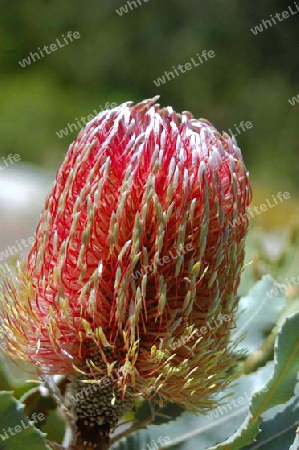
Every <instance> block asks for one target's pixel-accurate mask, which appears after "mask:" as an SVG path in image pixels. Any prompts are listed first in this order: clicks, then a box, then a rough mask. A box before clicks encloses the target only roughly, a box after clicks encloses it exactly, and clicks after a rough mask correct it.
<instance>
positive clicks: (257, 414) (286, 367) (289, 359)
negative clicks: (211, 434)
mask: <svg viewBox="0 0 299 450" xmlns="http://www.w3.org/2000/svg"><path fill="white" fill-rule="evenodd" d="M298 329H299V313H295V314H294V315H292V316H290V317H288V318H287V319H286V322H285V323H284V325H283V326H282V328H281V329H280V331H279V333H278V336H277V339H276V343H275V357H274V361H275V364H274V374H273V376H272V377H271V379H270V380H269V381H268V383H267V384H266V386H265V388H264V389H263V390H261V391H259V392H257V393H256V394H254V396H253V397H252V401H251V404H250V407H249V413H248V415H247V417H246V419H245V421H244V422H243V424H242V426H241V428H240V429H239V430H238V431H237V432H236V433H235V434H234V435H233V436H231V438H229V439H228V440H227V441H225V442H222V443H220V444H219V445H217V446H215V447H211V448H210V449H209V450H239V449H242V448H244V446H246V445H249V444H251V443H252V442H253V441H254V439H255V437H256V435H257V434H258V433H259V431H260V429H259V425H260V423H261V421H262V419H261V415H262V414H263V413H265V412H266V411H268V410H269V409H271V408H273V407H274V406H276V405H279V404H283V403H286V402H287V401H289V400H290V399H291V398H292V397H293V396H294V389H295V386H296V382H297V373H298V370H299V340H298Z"/></svg>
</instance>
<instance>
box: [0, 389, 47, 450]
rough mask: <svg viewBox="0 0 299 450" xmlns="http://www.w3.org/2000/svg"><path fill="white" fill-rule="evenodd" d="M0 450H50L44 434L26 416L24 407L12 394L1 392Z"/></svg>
mask: <svg viewBox="0 0 299 450" xmlns="http://www.w3.org/2000/svg"><path fill="white" fill-rule="evenodd" d="M0 424H1V429H0V450H16V449H22V450H50V449H49V447H48V446H47V445H46V442H45V439H44V436H43V434H42V433H41V432H40V431H39V430H37V429H36V428H35V427H34V426H32V425H31V424H30V422H29V420H28V418H27V417H26V416H25V414H24V405H23V404H22V403H20V402H19V401H18V400H16V399H15V398H14V397H13V395H12V393H11V392H7V391H2V392H0Z"/></svg>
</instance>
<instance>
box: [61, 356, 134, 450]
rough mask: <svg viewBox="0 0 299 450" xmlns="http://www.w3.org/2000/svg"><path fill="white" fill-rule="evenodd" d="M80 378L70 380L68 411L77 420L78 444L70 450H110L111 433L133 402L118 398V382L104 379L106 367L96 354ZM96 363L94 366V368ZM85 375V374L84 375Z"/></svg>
mask: <svg viewBox="0 0 299 450" xmlns="http://www.w3.org/2000/svg"><path fill="white" fill-rule="evenodd" d="M90 356H91V357H92V360H93V365H92V367H91V364H90V360H89V359H87V360H86V365H85V366H84V367H83V368H80V371H81V370H82V369H83V370H82V374H78V376H75V377H72V379H71V383H70V386H69V391H70V392H71V401H72V402H71V409H72V411H73V413H74V416H75V417H76V426H77V436H76V438H77V440H76V445H75V446H73V447H72V449H71V450H79V449H80V450H82V449H84V450H90V449H100V450H106V449H108V448H109V442H110V438H109V436H110V433H111V432H112V431H113V430H114V429H115V427H116V426H117V424H118V422H119V420H120V419H121V417H122V416H123V414H124V413H125V412H126V410H128V409H129V408H130V407H133V404H134V401H133V400H127V399H126V400H124V399H122V398H121V396H120V394H119V390H120V389H119V386H118V383H117V380H118V378H117V377H115V376H114V377H113V376H111V377H110V378H108V377H107V375H106V376H103V372H104V369H106V363H105V362H104V361H103V359H102V357H101V355H100V354H99V352H97V351H95V352H93V353H92V354H91V355H90ZM94 361H95V362H96V365H95V364H94ZM85 371H86V373H84V372H85Z"/></svg>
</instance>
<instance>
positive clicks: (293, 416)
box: [244, 396, 299, 450]
mask: <svg viewBox="0 0 299 450" xmlns="http://www.w3.org/2000/svg"><path fill="white" fill-rule="evenodd" d="M269 413H271V414H269ZM298 425H299V401H298V397H297V396H296V397H295V399H294V398H293V399H292V400H291V401H290V402H288V406H285V405H283V406H282V405H279V406H276V407H275V408H273V409H272V410H270V411H268V412H267V413H266V414H263V422H262V424H261V433H259V434H258V436H257V439H256V442H254V443H253V444H251V445H249V446H246V447H244V450H255V449H259V450H269V447H271V450H281V449H287V448H289V446H290V445H291V443H292V442H293V440H294V432H295V430H296V426H298ZM296 450H298V449H297V448H296Z"/></svg>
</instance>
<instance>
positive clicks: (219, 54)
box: [0, 0, 299, 225]
mask: <svg viewBox="0 0 299 450" xmlns="http://www.w3.org/2000/svg"><path fill="white" fill-rule="evenodd" d="M136 3H137V8H134V7H132V10H130V9H129V10H128V11H129V12H128V13H126V14H123V15H122V16H120V15H119V14H118V13H117V12H116V9H119V8H120V7H122V6H125V5H126V4H127V3H126V2H125V0H109V1H103V0H74V1H72V2H70V1H68V2H61V1H58V0H44V1H41V0H22V1H20V0H13V1H11V0H1V1H0V4H1V18H0V34H1V44H0V45H1V52H0V58H1V66H2V72H1V77H0V85H1V88H0V89H1V102H0V134H1V147H0V152H1V154H0V157H1V156H3V157H6V156H7V155H8V154H9V153H13V154H15V153H18V154H20V156H21V159H22V161H23V162H30V163H34V164H37V165H40V166H43V167H45V168H47V169H51V170H56V169H57V168H58V166H59V164H60V163H61V161H62V159H63V155H64V154H65V152H66V150H67V148H68V146H69V144H70V143H71V142H72V140H73V139H75V137H76V135H77V133H78V131H79V130H78V131H76V130H74V131H73V132H68V135H67V136H64V137H62V138H59V137H58V134H57V133H58V132H59V131H60V130H61V129H65V128H66V127H67V124H68V123H70V124H71V123H76V118H78V119H79V118H80V117H81V116H82V115H83V116H87V115H89V114H94V113H93V111H94V110H96V111H99V110H100V109H103V108H104V107H105V103H110V104H111V103H113V102H115V103H117V104H119V103H121V102H123V101H126V100H132V101H134V102H138V101H140V100H142V99H144V98H149V97H152V96H154V95H156V94H159V95H160V103H161V105H163V106H166V105H171V106H173V107H174V108H175V109H176V110H177V111H183V110H189V111H191V112H192V113H193V114H194V116H196V117H204V118H206V119H208V120H210V121H211V122H212V123H213V124H214V125H215V126H216V128H218V129H219V130H220V131H222V130H225V131H228V129H231V130H232V131H234V130H235V128H234V124H236V125H237V126H238V125H239V123H240V121H242V120H243V121H244V122H246V121H250V122H251V123H252V125H253V126H252V128H251V129H248V130H246V131H244V132H241V133H240V134H239V135H237V136H236V138H237V140H238V144H239V146H240V147H241V149H242V151H243V155H244V159H245V162H246V165H247V167H248V169H249V170H250V172H251V180H252V184H253V188H254V189H253V191H254V202H255V204H259V203H262V202H263V201H264V200H265V198H267V197H269V198H270V196H271V195H272V194H273V195H276V193H277V192H278V191H286V190H289V191H290V193H291V197H292V199H291V201H288V202H285V204H284V205H282V206H281V208H280V210H279V211H278V209H276V211H275V212H274V211H273V214H272V211H271V210H269V211H268V212H266V213H265V215H264V216H263V221H265V220H266V224H267V219H265V218H267V217H268V222H270V225H272V224H273V221H274V222H277V223H278V224H279V223H280V222H283V221H284V220H285V217H286V215H285V214H282V211H286V212H287V213H289V212H290V211H291V210H292V211H293V209H294V204H293V203H294V202H295V197H296V193H297V192H298V189H299V178H298V169H299V164H298V154H299V136H298V125H299V103H295V105H294V106H291V104H290V103H289V102H288V99H290V98H292V97H294V96H297V95H298V94H299V79H298V75H299V59H298V48H299V27H298V21H299V12H298V14H296V15H290V17H289V18H287V19H285V20H283V21H281V22H278V21H277V24H276V25H273V26H272V27H268V29H264V31H263V32H261V33H257V34H256V35H254V34H253V33H252V32H251V31H250V29H251V28H254V27H255V26H256V25H259V24H260V23H261V21H262V19H269V18H270V14H272V15H273V16H274V15H275V13H277V12H278V13H281V12H282V11H284V10H287V8H288V6H289V5H293V2H287V1H282V0H268V1H267V2H264V3H262V2H258V1H256V0H255V1H248V0H228V1H220V0H214V1H213V2H212V1H207V0H205V1H202V0H185V1H182V0H148V1H147V2H143V0H139V3H140V4H141V5H140V6H139V5H138V2H137V0H136ZM293 8H294V9H295V6H294V5H293ZM295 11H296V9H295ZM68 31H73V32H74V31H78V32H79V33H80V36H81V37H80V39H78V40H74V41H73V42H72V43H69V44H68V45H65V46H64V48H59V49H58V51H55V52H51V53H50V54H48V55H47V54H45V56H44V57H43V58H41V59H40V60H37V61H36V62H32V63H31V64H30V65H28V66H25V67H24V68H22V67H21V65H20V64H19V61H22V60H23V59H25V58H27V57H28V56H29V54H30V52H36V51H37V50H38V47H40V48H43V46H44V45H47V46H50V45H51V44H52V43H55V42H56V39H60V41H61V42H63V40H62V35H65V36H66V33H67V32H68ZM203 50H207V51H209V50H213V51H214V52H215V58H213V59H209V60H208V61H206V62H204V63H203V64H202V65H200V66H199V67H195V68H193V69H192V70H190V71H188V72H186V73H184V74H180V75H179V76H177V77H176V78H175V79H171V80H170V81H168V82H166V83H165V84H163V85H160V87H157V86H156V85H155V84H154V82H153V80H156V79H157V78H158V77H161V76H162V75H163V74H164V72H165V71H171V70H173V66H175V67H177V66H178V65H179V64H185V63H186V62H189V61H190V59H191V58H196V54H197V53H199V54H201V53H202V51H203ZM298 98H299V97H298ZM73 128H74V127H73ZM287 215H288V214H287Z"/></svg>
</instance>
